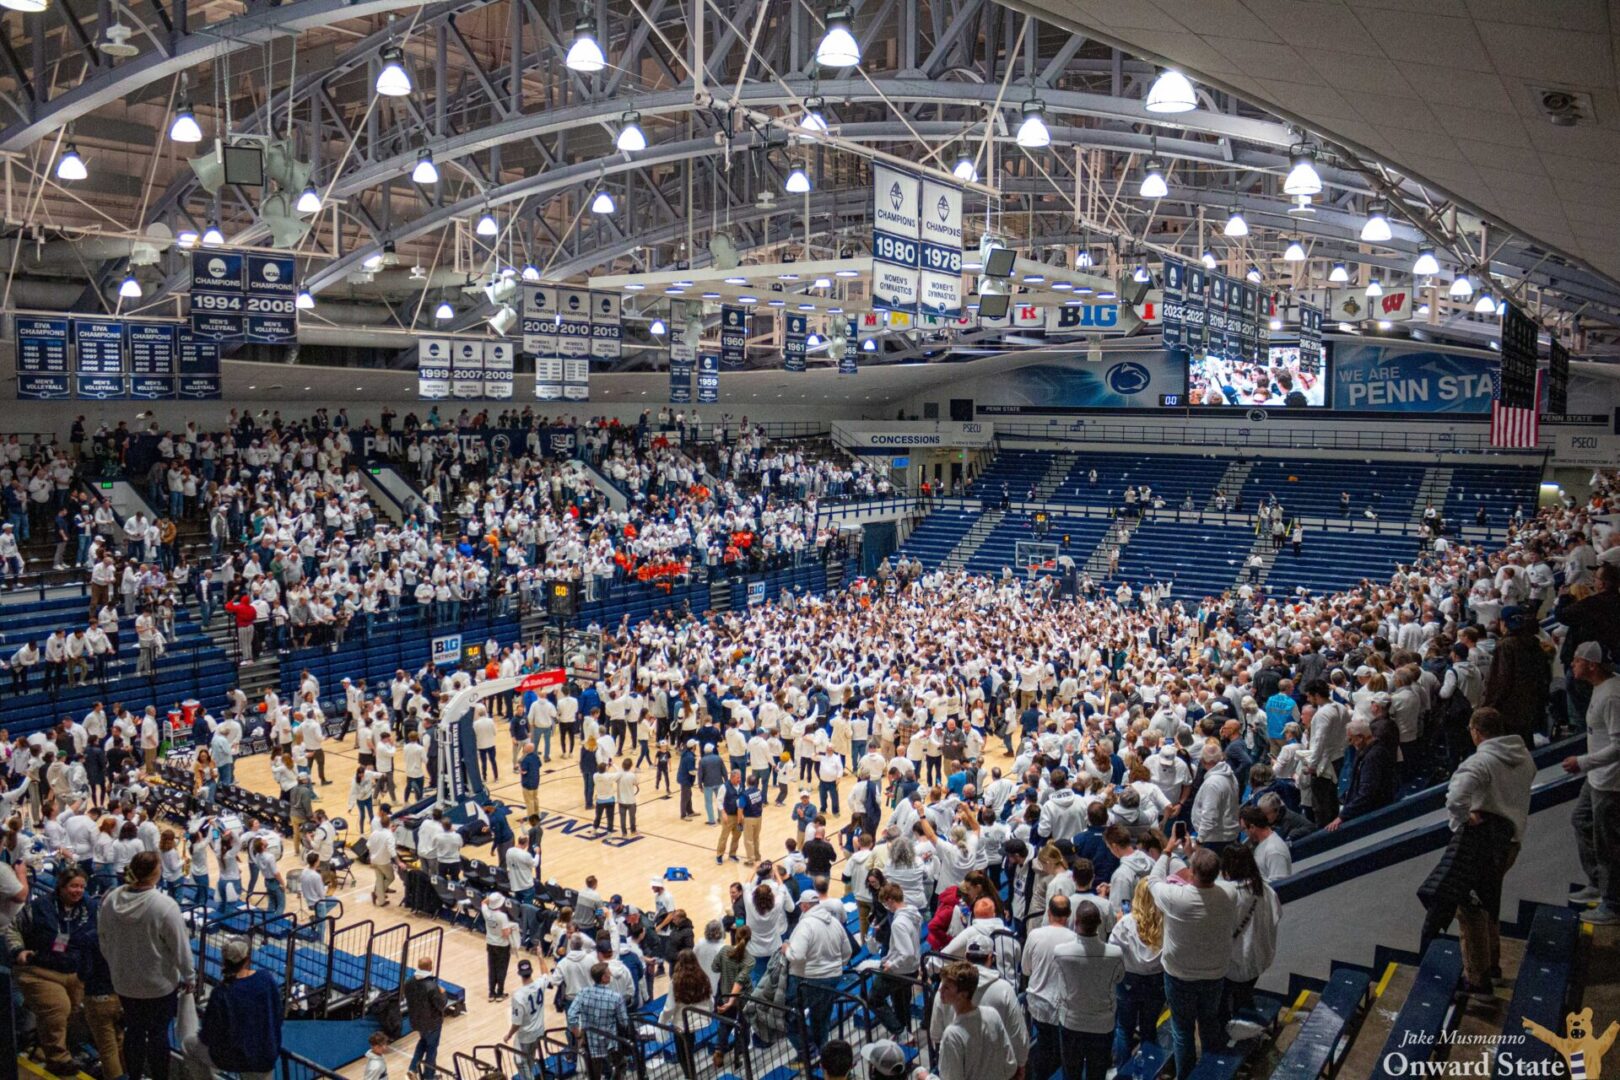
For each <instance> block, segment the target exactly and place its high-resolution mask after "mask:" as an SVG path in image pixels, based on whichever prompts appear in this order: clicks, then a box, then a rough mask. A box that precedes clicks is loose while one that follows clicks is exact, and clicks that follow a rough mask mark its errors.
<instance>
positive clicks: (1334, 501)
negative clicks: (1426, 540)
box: [1242, 458, 1428, 521]
mask: <svg viewBox="0 0 1620 1080" xmlns="http://www.w3.org/2000/svg"><path fill="white" fill-rule="evenodd" d="M1427 468H1428V467H1427V466H1426V465H1423V464H1421V463H1418V462H1410V461H1372V460H1363V459H1360V458H1356V459H1343V460H1340V459H1314V460H1303V459H1297V458H1288V459H1278V458H1255V459H1254V467H1253V468H1252V469H1250V471H1249V476H1248V479H1246V480H1245V481H1244V483H1243V489H1242V490H1243V507H1244V509H1245V510H1249V511H1253V509H1254V508H1255V507H1257V506H1259V505H1260V503H1261V501H1262V500H1263V499H1265V498H1266V497H1267V496H1270V495H1274V496H1276V498H1277V501H1278V502H1280V503H1281V504H1282V506H1283V510H1284V511H1285V512H1286V513H1287V515H1288V516H1289V517H1294V516H1298V515H1303V516H1305V517H1328V518H1342V517H1346V516H1356V517H1359V516H1360V515H1361V514H1362V512H1363V511H1364V510H1366V508H1367V507H1369V506H1371V507H1372V508H1373V509H1374V510H1375V511H1376V512H1377V513H1378V516H1379V517H1380V518H1383V519H1384V520H1386V521H1405V520H1407V519H1408V518H1409V517H1410V516H1411V512H1412V509H1413V504H1414V503H1415V502H1416V500H1417V497H1418V491H1419V489H1420V488H1421V487H1422V484H1423V475H1424V473H1425V472H1426V471H1427ZM1343 492H1349V493H1350V513H1349V514H1348V515H1346V514H1345V513H1344V512H1343V511H1342V510H1341V509H1340V507H1339V497H1340V495H1341V494H1342V493H1343Z"/></svg>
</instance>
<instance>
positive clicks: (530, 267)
mask: <svg viewBox="0 0 1620 1080" xmlns="http://www.w3.org/2000/svg"><path fill="white" fill-rule="evenodd" d="M518 276H519V277H521V278H522V279H523V280H524V281H528V282H535V281H539V280H540V268H539V267H537V266H535V265H534V264H533V263H524V264H523V272H522V273H521V274H519V275H518ZM645 287H646V286H642V288H645ZM630 291H632V292H635V291H637V290H634V289H632V290H630Z"/></svg>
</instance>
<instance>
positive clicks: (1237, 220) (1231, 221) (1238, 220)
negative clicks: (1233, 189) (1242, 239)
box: [1222, 206, 1249, 236]
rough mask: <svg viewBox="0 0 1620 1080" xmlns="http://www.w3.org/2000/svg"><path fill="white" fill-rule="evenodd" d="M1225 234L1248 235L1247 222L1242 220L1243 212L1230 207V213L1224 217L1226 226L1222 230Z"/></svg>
mask: <svg viewBox="0 0 1620 1080" xmlns="http://www.w3.org/2000/svg"><path fill="white" fill-rule="evenodd" d="M1222 231H1223V232H1224V233H1225V234H1226V235H1227V236H1248V235H1249V223H1248V222H1247V221H1245V220H1244V218H1243V212H1242V211H1240V210H1239V209H1238V208H1237V207H1235V206H1234V207H1232V213H1231V214H1229V215H1228V216H1227V218H1226V228H1225V229H1224V230H1222Z"/></svg>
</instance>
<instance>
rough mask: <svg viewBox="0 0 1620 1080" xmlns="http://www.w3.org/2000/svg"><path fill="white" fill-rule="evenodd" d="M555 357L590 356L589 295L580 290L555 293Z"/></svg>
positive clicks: (563, 290) (565, 290)
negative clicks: (556, 317)
mask: <svg viewBox="0 0 1620 1080" xmlns="http://www.w3.org/2000/svg"><path fill="white" fill-rule="evenodd" d="M557 312H558V319H557V355H558V356H561V357H570V356H589V355H591V294H590V293H588V292H585V291H584V290H582V289H562V290H559V291H558V293H557Z"/></svg>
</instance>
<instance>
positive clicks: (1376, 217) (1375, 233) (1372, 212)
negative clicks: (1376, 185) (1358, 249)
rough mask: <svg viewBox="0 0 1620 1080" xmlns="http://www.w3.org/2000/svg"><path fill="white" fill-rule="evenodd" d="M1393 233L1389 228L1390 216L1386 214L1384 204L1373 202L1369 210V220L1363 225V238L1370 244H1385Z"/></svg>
mask: <svg viewBox="0 0 1620 1080" xmlns="http://www.w3.org/2000/svg"><path fill="white" fill-rule="evenodd" d="M1392 235H1393V234H1392V233H1391V232H1390V229H1389V218H1387V217H1385V216H1384V204H1383V203H1373V204H1372V206H1370V207H1369V208H1368V211H1367V222H1366V224H1364V225H1362V226H1361V239H1362V241H1363V242H1364V243H1368V244H1384V243H1388V242H1389V238H1390V237H1391V236H1392Z"/></svg>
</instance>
